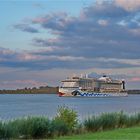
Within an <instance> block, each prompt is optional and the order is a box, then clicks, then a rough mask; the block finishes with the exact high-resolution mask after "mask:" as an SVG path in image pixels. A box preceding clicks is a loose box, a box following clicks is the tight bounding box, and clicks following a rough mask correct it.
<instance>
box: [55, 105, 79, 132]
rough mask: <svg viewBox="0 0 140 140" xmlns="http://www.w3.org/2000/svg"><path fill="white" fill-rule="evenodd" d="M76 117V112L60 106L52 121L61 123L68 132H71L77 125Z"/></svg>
mask: <svg viewBox="0 0 140 140" xmlns="http://www.w3.org/2000/svg"><path fill="white" fill-rule="evenodd" d="M77 117H78V115H77V112H75V111H74V110H72V109H69V108H68V107H65V106H62V107H59V108H58V112H57V115H56V117H55V118H54V120H55V121H63V122H64V123H65V124H66V125H67V127H68V128H69V131H71V130H74V129H75V128H76V126H77V124H78V118H77Z"/></svg>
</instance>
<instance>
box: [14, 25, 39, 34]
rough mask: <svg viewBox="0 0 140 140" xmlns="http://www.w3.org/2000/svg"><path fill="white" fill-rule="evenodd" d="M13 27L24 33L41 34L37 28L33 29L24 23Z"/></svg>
mask: <svg viewBox="0 0 140 140" xmlns="http://www.w3.org/2000/svg"><path fill="white" fill-rule="evenodd" d="M13 27H14V28H15V29H18V30H21V31H24V32H28V33H39V31H38V30H37V29H36V28H34V27H31V26H30V25H28V24H24V23H22V24H15V25H13Z"/></svg>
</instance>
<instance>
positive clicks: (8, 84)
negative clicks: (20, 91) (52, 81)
mask: <svg viewBox="0 0 140 140" xmlns="http://www.w3.org/2000/svg"><path fill="white" fill-rule="evenodd" d="M39 86H47V83H45V82H40V81H36V80H30V79H28V80H8V81H2V82H0V88H6V89H16V88H25V87H28V88H31V87H39Z"/></svg>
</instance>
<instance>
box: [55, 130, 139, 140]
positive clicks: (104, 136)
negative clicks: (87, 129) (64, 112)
mask: <svg viewBox="0 0 140 140" xmlns="http://www.w3.org/2000/svg"><path fill="white" fill-rule="evenodd" d="M55 140H140V127H132V128H120V129H116V130H110V131H104V132H96V133H87V134H80V135H74V136H64V137H60V138H57V139H55Z"/></svg>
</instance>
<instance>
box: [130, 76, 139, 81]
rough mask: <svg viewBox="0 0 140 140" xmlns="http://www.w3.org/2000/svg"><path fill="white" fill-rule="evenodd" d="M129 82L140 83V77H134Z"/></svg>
mask: <svg viewBox="0 0 140 140" xmlns="http://www.w3.org/2000/svg"><path fill="white" fill-rule="evenodd" d="M128 81H129V82H140V77H132V78H130V79H128Z"/></svg>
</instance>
